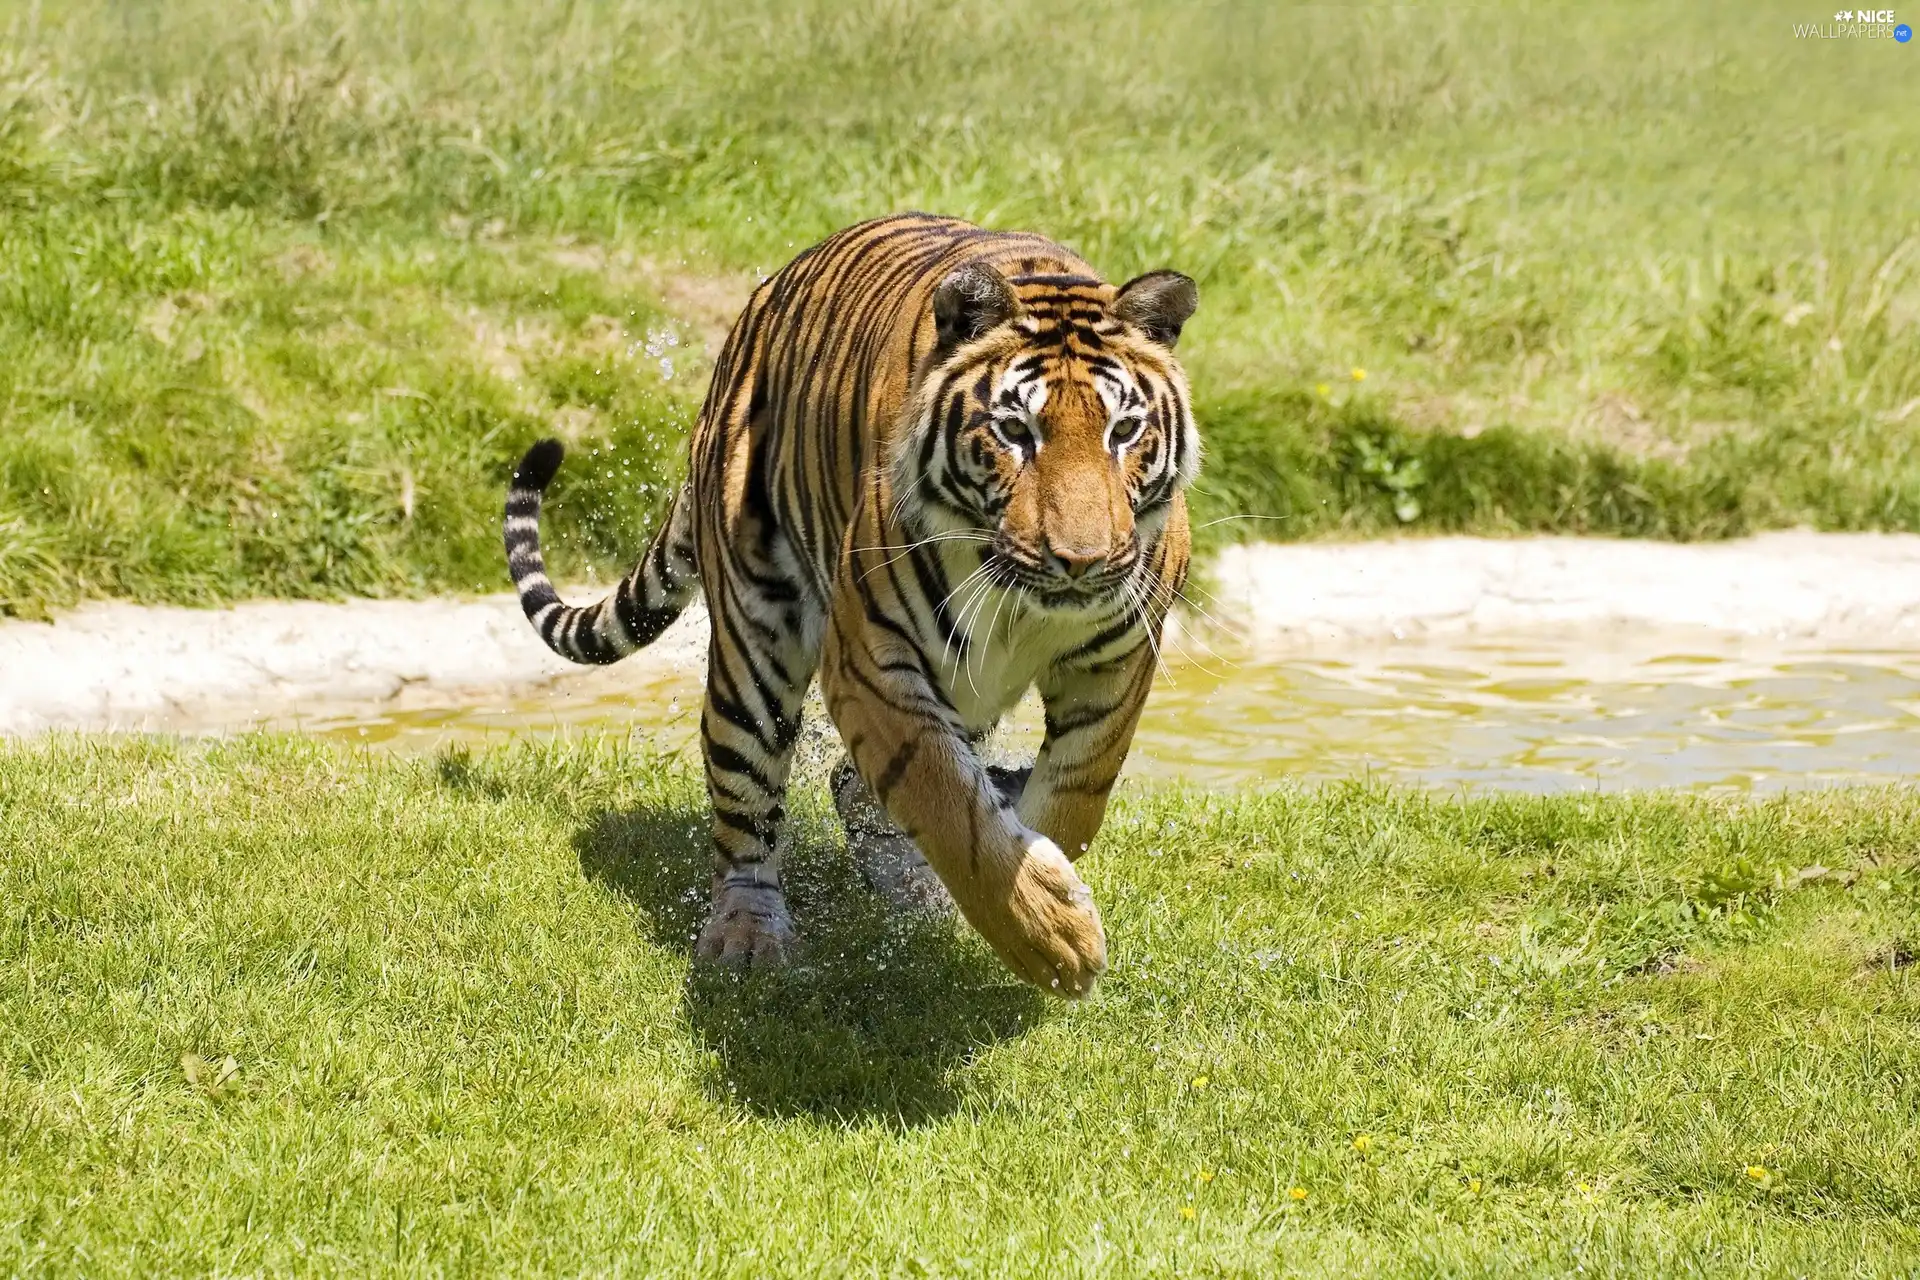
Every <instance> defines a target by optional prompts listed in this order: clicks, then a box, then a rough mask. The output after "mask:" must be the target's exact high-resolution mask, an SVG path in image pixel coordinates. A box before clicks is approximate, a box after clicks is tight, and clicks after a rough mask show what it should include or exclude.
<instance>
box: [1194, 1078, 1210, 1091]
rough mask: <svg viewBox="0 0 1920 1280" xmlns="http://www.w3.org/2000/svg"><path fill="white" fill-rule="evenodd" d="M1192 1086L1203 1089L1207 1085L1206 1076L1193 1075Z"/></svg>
mask: <svg viewBox="0 0 1920 1280" xmlns="http://www.w3.org/2000/svg"><path fill="white" fill-rule="evenodd" d="M1193 1087H1194V1088H1196V1089H1204V1088H1206V1087H1207V1078H1206V1077H1205V1076H1195V1077H1194V1078H1193Z"/></svg>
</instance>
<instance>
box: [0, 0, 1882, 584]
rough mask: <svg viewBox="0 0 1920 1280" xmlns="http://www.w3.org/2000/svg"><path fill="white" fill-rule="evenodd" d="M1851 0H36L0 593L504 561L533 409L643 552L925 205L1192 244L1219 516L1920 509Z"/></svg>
mask: <svg viewBox="0 0 1920 1280" xmlns="http://www.w3.org/2000/svg"><path fill="white" fill-rule="evenodd" d="M1821 16H1823V15H1822V14H1821V13H1819V12H1809V11H1807V6H1806V5H1804V4H1801V3H1798V2H1797V0H1778V2H1777V3H1766V4H1760V5H1731V4H1712V5H1670V4H1668V5H1652V4H1645V5H1639V4H1636V5H1606V6H1587V5H1571V4H1569V5H1557V4H1514V5H1509V6H1475V7H1471V8H1468V7H1453V8H1447V9H1438V8H1421V7H1396V8H1386V7H1379V8H1373V7H1365V6H1304V7H1294V6H1282V5H1268V4H1254V3H1226V2H1217V3H1210V4H1201V5H1183V6H1160V5H1152V4H1148V3H1146V2H1145V0H1103V2H1100V3H1085V2H1084V0H1082V2H1079V3H1064V2H1056V0H1037V2H1036V0H1017V2H1016V0H983V2H982V3H980V4H975V5H967V6H924V5H911V4H907V3H903V2H901V0H854V2H853V3H842V2H841V0H833V2H832V3H828V2H827V0H800V2H798V3H791V4H775V3H773V2H772V0H749V3H744V4H733V5H725V6H712V5H702V4H695V3H692V0H569V2H567V3H558V2H557V0H553V2H546V3H513V4H508V3H504V2H503V0H480V2H478V3H470V4H454V3H451V2H450V0H428V2H426V3H419V4H398V3H392V2H390V0H358V2H356V3H347V4H341V5H304V4H289V3H269V4H243V3H240V0H144V2H136V0H117V2H116V3H112V4H107V3H104V2H102V0H0V31H3V32H4V39H0V609H6V610H10V611H14V612H29V613H31V612H38V611H41V610H44V609H45V608H47V607H49V606H52V605H59V604H65V603H70V602H72V601H74V600H78V599H82V598H86V597H90V596H100V595H117V596H125V597H131V598H135V599H147V600H184V601H205V602H211V601H218V600H224V599H229V598H233V597H237V596H246V595H257V594H273V595H299V596H331V595H341V594H352V593H375V594H389V593H416V592H425V591H434V590H447V589H457V590H473V589H482V588H486V589H493V588H497V587H498V586H500V585H501V582H502V577H501V574H500V572H499V569H498V566H497V565H496V564H495V563H494V562H495V559H496V556H495V549H494V546H493V543H494V540H495V534H494V531H493V523H494V511H493V508H494V505H495V503H496V501H497V498H498V493H499V490H500V487H501V483H502V481H503V479H504V476H505V473H506V468H507V466H508V462H509V459H510V458H511V457H512V456H513V454H514V453H515V451H516V450H517V449H518V448H520V447H521V446H522V445H523V444H524V443H525V442H526V441H527V440H529V439H530V438H532V437H533V436H535V435H536V434H538V433H541V432H545V431H551V430H559V431H561V432H562V433H563V434H566V435H568V436H569V437H571V438H573V439H574V440H576V441H578V442H580V443H581V444H583V445H586V446H587V447H589V448H598V449H599V450H600V451H601V452H600V454H599V463H598V464H596V465H594V466H591V467H588V466H576V467H573V468H570V469H569V470H568V472H567V473H566V479H565V481H564V482H563V483H564V484H565V486H566V489H565V490H564V491H563V492H562V493H560V494H559V495H557V498H556V504H555V505H556V513H555V519H556V521H557V531H558V534H559V542H560V544H561V549H562V556H561V563H562V568H563V570H564V571H566V572H569V573H576V574H577V573H580V572H583V571H585V570H587V569H589V568H604V567H606V566H608V565H611V564H614V563H617V562H619V561H620V560H622V559H623V558H625V557H626V556H628V555H630V554H631V553H632V551H633V550H634V548H635V547H636V545H638V542H639V540H640V538H641V537H642V536H643V534H644V531H645V529H646V527H647V525H648V522H649V519H650V516H651V513H652V511H653V510H654V508H655V506H656V504H657V498H658V496H659V494H660V492H661V490H662V489H663V488H664V487H666V486H668V485H670V484H671V482H672V479H673V476H674V474H675V471H676V469H677V466H678V465H679V464H678V461H677V457H678V448H679V442H680V439H681V437H682V435H683V433H684V431H685V428H686V425H687V422H688V420H689V418H690V416H691V413H692V411H693V408H694V406H695V403H696V401H697V398H698V394H699V391H700V387H701V383H702V380H703V377H704V373H705V366H704V362H703V361H701V360H700V359H699V358H697V356H694V355H693V354H692V349H694V348H697V347H698V346H699V345H700V344H699V343H698V342H696V341H694V339H695V336H696V330H699V331H703V332H704V331H705V330H708V329H710V328H711V326H712V325H713V323H714V322H715V321H716V319H721V318H724V315H725V310H726V307H725V301H726V299H728V298H737V297H738V296H740V294H741V293H742V291H743V289H744V286H745V284H746V283H747V282H750V280H751V278H752V274H753V273H754V272H765V271H770V270H772V269H774V268H775V267H777V266H778V265H779V264H780V263H781V262H782V261H784V260H785V259H786V258H787V257H789V256H790V255H791V254H792V253H793V252H794V251H795V250H796V249H797V248H798V247H799V246H802V245H805V244H807V243H809V242H810V241H812V240H814V239H816V238H818V237H819V236H821V235H823V234H825V233H827V232H829V231H831V230H832V229H834V228H836V227H838V226H841V225H844V224H845V223H848V222H850V221H853V220H855V219H858V218H861V217H866V216H869V215H872V214H875V213H878V212H884V211H887V210H891V209H897V208H901V207H905V206H919V207H923V208H933V209H939V210H944V211H950V212H954V213H958V214H962V215H966V216H970V217H974V218H976V219H980V220H983V221H985V222H988V223H991V224H995V225H1000V226H1018V227H1029V228H1035V229H1039V230H1042V231H1046V232H1049V233H1052V234H1055V235H1057V236H1059V237H1061V238H1063V239H1065V240H1067V241H1069V242H1071V243H1073V244H1074V245H1076V246H1077V247H1079V248H1080V249H1081V250H1082V251H1083V252H1085V253H1086V254H1088V255H1089V256H1090V257H1091V258H1092V259H1093V260H1094V261H1095V262H1096V263H1097V264H1098V265H1100V266H1101V267H1102V268H1103V269H1105V270H1106V271H1107V272H1108V273H1109V274H1111V275H1113V276H1116V277H1118V276H1122V275H1125V274H1127V273H1129V272H1133V271H1136V270H1140V269H1143V268H1148V267H1154V266H1160V265H1166V264H1174V265H1178V266H1180V267H1182V268H1184V269H1186V270H1188V271H1190V272H1192V273H1193V274H1195V275H1196V276H1197V277H1198V278H1199V279H1200V281H1201V284H1202V288H1203V295H1204V304H1203V310H1202V312H1201V314H1200V316H1199V318H1198V319H1197V320H1196V322H1195V323H1194V324H1193V325H1192V326H1191V327H1190V330H1189V333H1190V335H1191V336H1190V340H1189V341H1188V342H1187V344H1186V347H1187V352H1188V359H1189V363H1190V366H1191V369H1192V372H1193V374H1194V377H1195V381H1196V384H1197V387H1198V389H1199V395H1200V399H1201V402H1202V408H1203V411H1204V418H1205V426H1206V428H1207V431H1208V435H1209V439H1210V441H1211V445H1212V463H1211V471H1210V472H1209V474H1208V476H1207V477H1206V478H1205V479H1203V482H1202V483H1203V486H1205V488H1206V492H1205V493H1204V494H1203V495H1202V501H1201V504H1200V505H1201V508H1202V515H1203V517H1204V518H1206V519H1209V520H1212V519H1219V518H1221V517H1223V516H1225V515H1229V514H1234V513H1239V512H1245V513H1252V514H1257V515H1261V516H1266V517H1271V518H1270V519H1266V520H1263V521H1260V522H1247V523H1241V524H1225V525H1220V526H1216V527H1215V529H1214V530H1213V536H1222V535H1228V534H1240V533H1245V532H1248V531H1249V530H1251V531H1255V532H1258V533H1260V534H1262V535H1266V536H1278V537H1308V536H1320V535H1326V534H1372V533H1379V532H1385V531H1392V530H1400V529H1410V530H1414V531H1421V530H1435V531H1438V530H1461V529H1464V530H1474V531H1484V532H1511V531H1523V530H1557V531H1576V532H1593V533H1609V534H1632V535H1657V536H1665V537H1678V538H1694V537H1714V536H1723V535H1728V534H1735V533H1740V532H1744V531H1747V530H1752V529H1757V528H1765V527H1771V526H1779V525H1785V524H1795V523H1804V524H1810V525H1815V526H1819V527H1827V528H1897V529H1913V528H1920V459H1916V457H1915V455H1914V451H1913V450H1912V449H1911V447H1910V445H1909V443H1908V442H1909V440H1910V438H1911V433H1912V431H1913V429H1914V426H1915V423H1916V422H1920V416H1916V415H1920V199H1916V196H1920V185H1916V182H1915V179H1914V177H1913V174H1915V173H1916V172H1920V54H1916V53H1915V52H1914V50H1913V47H1912V46H1910V45H1909V46H1900V45H1897V44H1895V43H1894V42H1892V41H1890V40H1877V41H1858V42H1852V41H1819V40H1812V41H1808V40H1797V39H1795V38H1794V36H1793V34H1792V30H1791V28H1792V25H1793V24H1794V23H1795V22H1807V21H1810V20H1813V19H1817V18H1819V17H1821ZM709 279H718V280H721V281H723V282H725V283H724V286H723V287H721V288H718V289H707V290H705V291H704V292H703V291H702V290H701V288H700V287H699V286H700V283H701V282H702V281H705V280H709ZM689 298H692V299H694V301H693V303H692V304H691V306H689V305H685V304H686V303H687V299H689ZM675 299H678V300H679V301H678V302H676V301H675ZM702 299H704V300H702ZM676 311H677V312H679V313H680V314H678V315H677V316H675V315H674V313H675V312H676ZM669 330H672V331H673V332H674V333H675V334H676V336H678V337H679V338H680V339H681V346H680V347H678V348H668V347H665V346H664V337H665V335H666V333H667V332H668V331H669ZM663 354H664V355H667V356H669V357H670V358H672V359H673V360H674V362H675V366H676V367H675V375H674V376H673V377H672V378H671V379H667V378H663V377H662V376H661V374H662V369H661V366H660V358H661V356H662V355H663ZM1356 369H1357V370H1364V371H1365V375H1366V376H1365V377H1364V379H1356V378H1355V377H1354V376H1353V371H1354V370H1356ZM642 482H645V483H646V484H647V485H649V486H651V487H649V488H647V489H645V490H642V489H641V488H640V487H639V486H640V485H641V483H642Z"/></svg>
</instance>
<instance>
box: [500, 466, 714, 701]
mask: <svg viewBox="0 0 1920 1280" xmlns="http://www.w3.org/2000/svg"><path fill="white" fill-rule="evenodd" d="M565 454H566V450H565V449H564V448H562V447H561V444H560V442H559V441H558V440H542V441H540V442H539V443H538V444H536V445H534V446H533V448H531V449H529V450H527V453H526V456H525V457H523V458H521V459H520V465H519V466H518V467H515V468H514V471H513V483H512V485H510V486H509V487H508V489H507V513H506V519H505V522H504V526H503V527H504V530H505V533H506V541H507V571H508V572H509V573H511V574H512V575H513V589H514V590H515V591H517V592H519V593H520V607H521V608H522V609H524V610H526V614H527V621H528V622H531V623H532V624H533V628H534V630H536V631H538V632H539V633H540V638H541V639H542V640H545V641H546V642H547V647H548V648H550V649H552V650H553V651H554V652H555V653H557V654H559V655H560V656H561V657H563V658H566V659H568V660H569V661H572V662H582V663H592V664H605V663H609V662H618V661H620V659H622V658H624V657H626V656H627V655H628V654H630V653H632V652H633V651H634V650H636V649H643V648H645V647H646V646H647V645H649V644H652V643H653V642H654V641H655V640H656V639H658V638H659V636H660V633H661V632H662V631H665V630H666V629H667V625H668V624H669V623H671V622H672V621H673V620H674V619H675V618H677V617H679V616H680V611H681V610H683V609H685V608H686V607H687V605H688V604H690V603H691V602H692V600H693V597H694V596H695V594H697V593H698V591H699V589H700V572H699V568H698V565H697V564H696V561H695V558H694V549H693V507H692V500H691V499H690V498H689V496H688V494H687V490H686V488H685V487H682V488H681V490H680V492H679V493H677V494H676V495H674V499H673V508H672V510H671V511H669V512H668V514H667V523H666V526H665V527H664V528H662V529H661V530H660V532H659V533H658V534H656V535H654V539H653V545H651V546H649V547H648V548H647V551H646V554H645V555H643V556H641V557H640V560H639V563H637V564H635V565H634V566H633V568H632V569H629V570H628V571H627V574H626V576H625V577H623V578H621V579H620V584H619V585H618V586H617V587H615V588H614V589H613V594H612V595H610V596H607V597H606V598H605V599H603V600H602V601H600V603H598V604H593V605H586V606H583V607H578V608H576V607H574V606H572V605H569V604H566V603H565V602H563V601H562V600H561V599H560V593H559V592H557V591H555V590H554V589H553V583H552V581H550V580H549V579H548V577H547V565H546V561H545V560H543V559H542V558H541V556H540V498H541V495H542V494H544V493H545V492H546V488H547V486H548V485H549V484H551V483H553V477H554V473H555V472H557V471H559V470H560V459H561V458H562V457H564V456H565Z"/></svg>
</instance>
